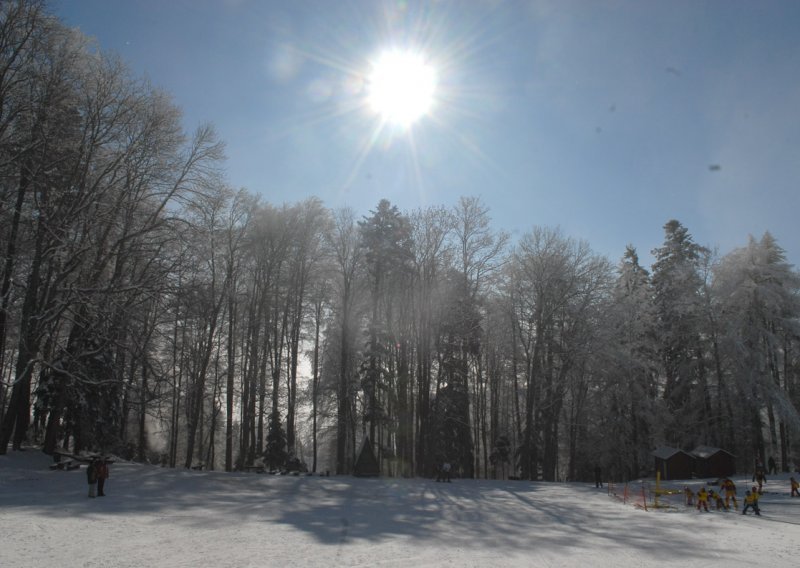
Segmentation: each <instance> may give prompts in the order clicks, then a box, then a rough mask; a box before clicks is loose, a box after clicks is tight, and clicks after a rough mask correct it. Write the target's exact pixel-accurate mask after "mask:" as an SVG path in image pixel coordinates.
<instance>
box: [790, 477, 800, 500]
mask: <svg viewBox="0 0 800 568" xmlns="http://www.w3.org/2000/svg"><path fill="white" fill-rule="evenodd" d="M789 483H790V484H791V486H792V493H791V494H790V497H800V483H797V480H796V479H795V478H794V477H790V478H789Z"/></svg>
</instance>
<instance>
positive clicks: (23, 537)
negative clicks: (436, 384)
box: [0, 450, 800, 568]
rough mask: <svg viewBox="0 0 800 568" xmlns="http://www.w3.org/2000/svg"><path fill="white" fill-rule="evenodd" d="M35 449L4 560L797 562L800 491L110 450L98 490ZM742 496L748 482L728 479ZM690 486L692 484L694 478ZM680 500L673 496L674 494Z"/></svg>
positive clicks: (35, 563) (2, 530)
mask: <svg viewBox="0 0 800 568" xmlns="http://www.w3.org/2000/svg"><path fill="white" fill-rule="evenodd" d="M50 463H51V461H50V458H48V457H47V456H45V455H43V454H41V453H40V452H38V451H36V450H28V451H25V452H9V454H8V455H7V456H0V566H3V567H8V568H12V567H13V568H23V567H40V566H59V567H73V566H75V567H77V566H83V567H124V566H137V567H139V566H147V567H152V566H164V567H176V566H187V567H189V566H191V567H195V566H214V567H217V566H220V567H223V566H224V567H227V566H230V567H247V566H278V567H285V566H294V565H297V566H312V567H313V566H414V567H419V566H457V567H459V568H461V567H467V566H491V567H494V566H547V567H555V566H567V567H573V566H574V567H580V568H591V567H596V566H613V567H615V568H626V567H646V566H681V567H690V566H698V567H700V566H725V567H729V566H748V567H752V566H769V567H770V568H779V567H784V566H786V567H788V566H792V567H796V566H798V565H800V499H790V498H789V489H788V482H786V481H785V480H786V479H787V478H788V476H785V475H782V476H778V478H776V479H773V478H771V477H770V480H769V484H768V485H767V487H766V489H767V490H769V491H768V492H767V493H766V494H765V495H764V496H763V498H762V500H761V506H762V511H763V513H764V516H762V517H755V516H752V515H748V516H746V517H745V516H742V515H741V514H740V513H736V512H733V511H731V512H717V511H713V512H711V513H698V512H697V511H696V510H694V509H688V508H685V507H683V506H682V505H679V506H678V507H677V508H674V509H669V510H661V511H650V512H646V511H643V510H640V509H638V508H636V507H634V506H632V505H630V504H623V503H622V502H620V501H618V500H616V499H614V498H612V497H609V496H608V494H607V492H606V491H605V490H600V489H595V488H594V487H593V486H588V485H585V484H577V483H571V484H551V483H531V482H526V481H502V482H498V481H472V480H455V481H454V482H453V483H452V484H446V483H435V482H433V481H432V480H423V479H383V478H380V479H356V478H352V477H328V478H325V477H291V476H287V477H280V476H271V475H263V474H254V473H234V474H226V473H222V472H198V471H184V470H170V469H162V468H158V467H152V466H144V465H138V464H133V463H124V462H117V463H115V464H114V465H112V466H111V478H110V479H109V480H108V483H107V486H106V492H107V495H108V496H107V497H103V498H96V499H88V498H87V496H86V495H87V485H86V475H85V469H84V467H85V466H84V467H82V468H81V469H80V470H77V471H51V470H49V468H48V466H49V465H50ZM734 481H736V483H737V486H738V488H739V498H740V499H741V498H742V496H743V493H744V489H745V487H746V486H747V485H750V483H749V481H750V480H749V479H747V478H745V477H736V478H734ZM693 485H694V486H696V487H697V486H699V483H698V482H694V483H693ZM676 500H677V501H678V502H679V499H676Z"/></svg>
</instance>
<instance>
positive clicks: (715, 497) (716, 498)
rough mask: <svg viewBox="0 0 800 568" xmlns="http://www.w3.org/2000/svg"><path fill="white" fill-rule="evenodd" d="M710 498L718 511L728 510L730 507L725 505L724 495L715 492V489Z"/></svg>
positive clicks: (710, 492)
mask: <svg viewBox="0 0 800 568" xmlns="http://www.w3.org/2000/svg"><path fill="white" fill-rule="evenodd" d="M708 498H709V499H710V500H711V502H712V503H714V504H715V505H716V507H717V511H719V510H720V509H725V510H726V511H727V510H728V506H727V505H725V501H723V500H722V495H720V494H719V493H717V492H716V491H714V490H713V489H712V490H711V491H709V492H708Z"/></svg>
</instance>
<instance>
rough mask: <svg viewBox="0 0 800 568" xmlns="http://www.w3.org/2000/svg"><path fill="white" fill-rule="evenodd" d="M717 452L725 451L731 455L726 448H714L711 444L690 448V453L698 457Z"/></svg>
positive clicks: (705, 456) (707, 456)
mask: <svg viewBox="0 0 800 568" xmlns="http://www.w3.org/2000/svg"><path fill="white" fill-rule="evenodd" d="M718 452H725V453H726V454H728V455H730V456H732V455H733V454H731V453H730V452H729V451H727V450H723V449H722V448H714V447H712V446H697V447H696V448H695V449H694V450H692V455H694V456H697V457H698V458H710V457H711V456H713V455H714V454H716V453H718Z"/></svg>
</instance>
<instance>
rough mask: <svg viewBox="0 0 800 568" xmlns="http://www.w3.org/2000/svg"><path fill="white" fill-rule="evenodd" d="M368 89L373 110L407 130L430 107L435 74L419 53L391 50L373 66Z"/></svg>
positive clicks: (434, 88) (432, 98) (387, 120)
mask: <svg viewBox="0 0 800 568" xmlns="http://www.w3.org/2000/svg"><path fill="white" fill-rule="evenodd" d="M367 88H368V97H369V99H368V100H369V105H370V107H371V108H372V110H374V111H375V112H377V113H378V114H379V115H380V116H381V117H382V118H383V120H385V121H386V122H390V123H393V124H396V125H398V126H403V127H406V126H410V125H411V124H413V123H414V122H416V121H417V120H418V119H419V118H421V117H422V116H424V115H425V114H427V113H428V112H429V111H430V109H431V107H432V106H433V102H434V96H435V91H436V72H435V71H434V69H433V67H431V66H430V65H429V64H428V63H426V62H425V60H424V59H423V58H422V56H420V55H418V54H415V53H410V52H403V51H390V52H386V53H384V54H383V55H381V56H380V57H379V58H378V59H377V60H376V61H375V63H374V64H373V67H372V72H371V74H370V76H369V80H368V84H367Z"/></svg>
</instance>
